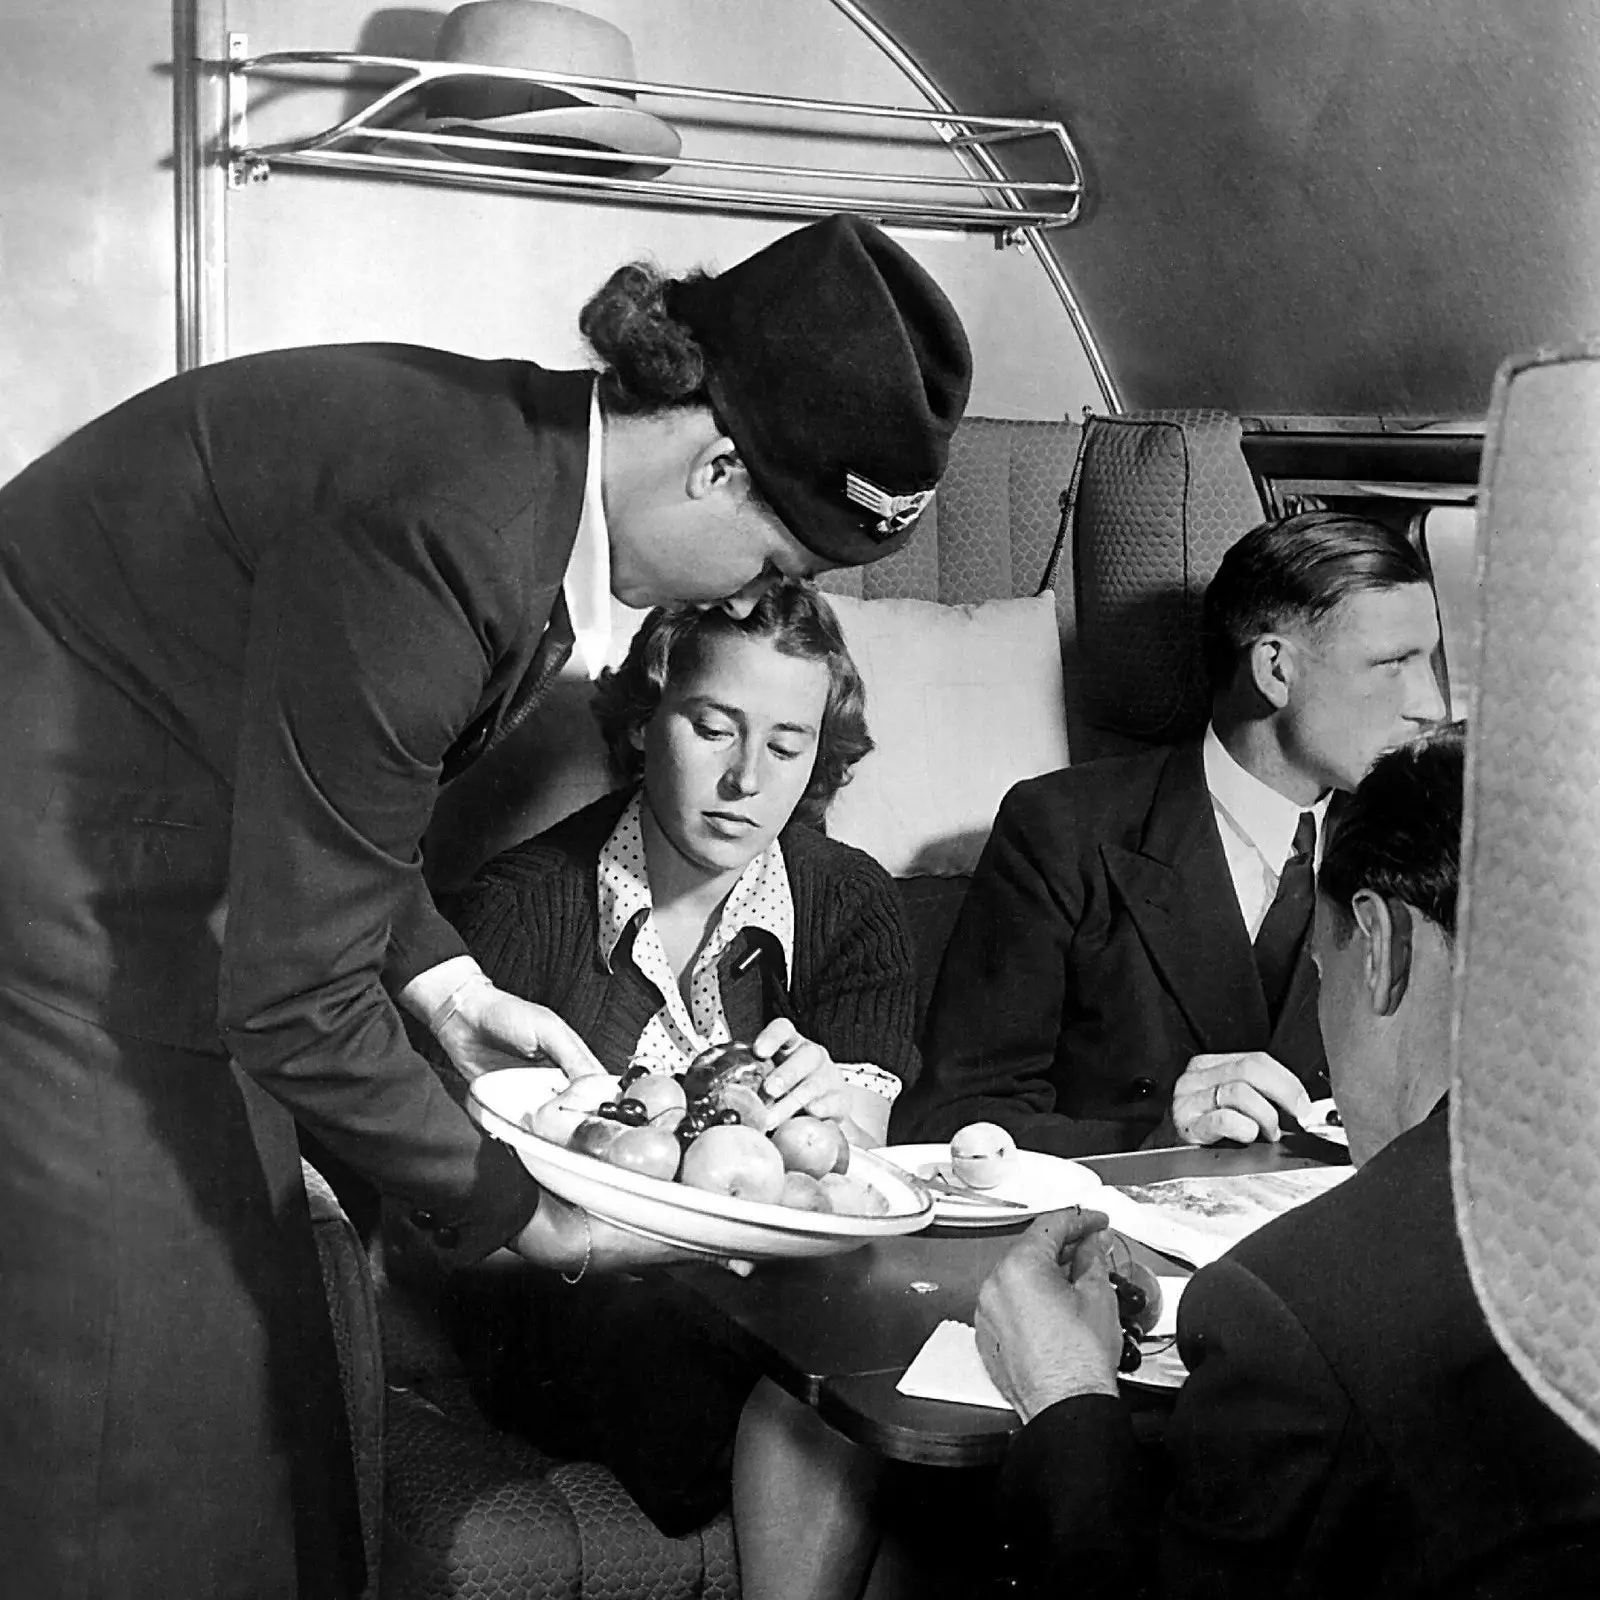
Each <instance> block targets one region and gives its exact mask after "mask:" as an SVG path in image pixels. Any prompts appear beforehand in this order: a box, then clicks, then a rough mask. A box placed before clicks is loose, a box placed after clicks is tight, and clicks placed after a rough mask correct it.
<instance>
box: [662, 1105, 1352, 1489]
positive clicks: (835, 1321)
mask: <svg viewBox="0 0 1600 1600" xmlns="http://www.w3.org/2000/svg"><path fill="white" fill-rule="evenodd" d="M1082 1159H1083V1164H1084V1165H1085V1166H1087V1167H1091V1168H1093V1169H1094V1171H1096V1172H1097V1173H1099V1174H1100V1176H1101V1177H1102V1178H1103V1179H1104V1180H1105V1181H1106V1182H1107V1183H1110V1184H1128V1183H1153V1182H1156V1181H1158V1180H1160V1179H1162V1178H1186V1177H1201V1176H1209V1177H1221V1176H1226V1175H1228V1174H1231V1173H1245V1172H1269V1171H1273V1170H1275V1169H1276V1170H1282V1169H1286V1168H1292V1167H1307V1166H1316V1165H1327V1164H1329V1163H1333V1164H1340V1163H1343V1162H1346V1161H1347V1160H1348V1157H1346V1156H1345V1154H1344V1152H1343V1151H1342V1150H1339V1149H1338V1148H1337V1147H1336V1146H1332V1145H1328V1144H1326V1143H1324V1142H1323V1141H1321V1140H1317V1139H1313V1138H1311V1137H1310V1136H1308V1135H1294V1136H1291V1137H1290V1138H1289V1139H1286V1140H1284V1141H1283V1142H1282V1143H1281V1144H1279V1145H1250V1146H1244V1147H1240V1146H1227V1147H1220V1148H1219V1147H1211V1148H1195V1147H1193V1146H1187V1145H1185V1146H1181V1147H1178V1148H1175V1149H1170V1150H1141V1151H1136V1152H1133V1153H1131V1154H1128V1155H1118V1156H1091V1157H1084V1158H1082ZM1026 1227H1027V1223H1026V1222H1023V1223H1018V1224H1017V1225H1016V1226H1015V1227H1009V1228H1004V1229H996V1230H986V1231H983V1232H974V1231H971V1230H968V1229H953V1228H939V1227H932V1228H927V1229H925V1230H924V1231H923V1232H921V1233H914V1234H908V1235H906V1236H904V1237H901V1238H897V1239H885V1240H882V1241H880V1242H878V1243H876V1244H871V1245H868V1246H866V1247H865V1248H864V1249H861V1250H855V1251H851V1252H850V1253H849V1254H847V1255H839V1256H824V1257H821V1258H818V1259H813V1260H808V1261H777V1262H764V1263H762V1264H761V1265H760V1266H758V1267H757V1268H756V1270H755V1271H754V1272H753V1273H752V1274H751V1275H750V1276H749V1277H748V1278H737V1277H735V1276H734V1275H733V1274H731V1273H729V1272H725V1271H722V1270H720V1269H718V1268H713V1267H690V1268H687V1269H682V1270H681V1277H682V1281H683V1282H684V1283H685V1284H686V1285H688V1286H689V1287H691V1288H692V1289H693V1290H694V1291H695V1292H696V1293H697V1294H699V1295H700V1296H702V1297H703V1298H704V1299H706V1300H709V1301H710V1302H712V1303H713V1304H714V1305H715V1306H717V1307H718V1309H719V1310H721V1311H722V1312H723V1314H724V1315H725V1316H727V1318H728V1319H729V1321H730V1322H732V1323H733V1325H734V1327H735V1328H736V1330H737V1331H738V1334H739V1336H740V1337H741V1338H742V1340H743V1341H744V1342H745V1343H746V1345H747V1346H748V1348H749V1350H750V1352H751V1354H752V1356H753V1357H754V1359H755V1360H756V1361H757V1362H759V1364H760V1365H761V1367H762V1369H763V1370H764V1371H765V1372H766V1373H767V1375H768V1376H769V1377H770V1378H772V1379H773V1381H774V1382H776V1383H778V1384H780V1385H781V1386H782V1387H783V1388H785V1389H787V1390H788V1391H789V1392H790V1393H791V1394H793V1395H795V1396H796V1397H797V1398H799V1399H801V1400H803V1401H805V1402H806V1404H807V1405H810V1406H814V1407H815V1408H816V1410H817V1412H818V1414H819V1415H820V1416H821V1417H823V1418H824V1419H825V1420H826V1421H827V1422H828V1423H829V1424H830V1425H831V1426H833V1427H835V1428H837V1429H838V1430H839V1432H841V1433H843V1434H844V1435H845V1436H846V1437H847V1438H850V1439H853V1440H855V1441H856V1443H858V1444H862V1445H865V1446H867V1447H868V1448H870V1449H872V1450H874V1451H876V1452H878V1453H879V1454H880V1455H883V1456H887V1457H888V1458H890V1459H891V1460H896V1461H909V1462H916V1463H920V1464H923V1465H929V1466H951V1467H971V1466H981V1465H984V1464H987V1463H990V1462H994V1461H997V1460H999V1459H1000V1457H1001V1456H1002V1455H1003V1454H1004V1453H1005V1448H1006V1443H1007V1441H1008V1440H1009V1438H1010V1436H1011V1434H1012V1433H1013V1432H1014V1431H1015V1430H1016V1429H1017V1427H1018V1426H1019V1425H1020V1424H1019V1422H1018V1419H1017V1417H1016V1416H1015V1415H1014V1414H1013V1413H1011V1412H1010V1411H999V1410H993V1409H991V1408H989V1407H987V1406H966V1405H956V1404H953V1403H951V1402H947V1401H942V1400H914V1399H911V1398H910V1397H909V1396H906V1395H903V1394H900V1393H899V1392H898V1391H897V1390H896V1388H895V1384H896V1383H897V1382H898V1381H899V1378H900V1375H901V1374H902V1373H903V1372H904V1371H905V1369H906V1367H907V1366H909V1365H910V1363H911V1359H912V1357H913V1356H915V1355H916V1353H917V1351H918V1350H920V1349H921V1348H922V1345H923V1342H924V1341H925V1340H926V1339H927V1337H928V1335H929V1334H930V1333H931V1332H932V1331H933V1330H934V1328H935V1327H937V1326H938V1324H939V1323H940V1322H942V1321H944V1320H945V1319H946V1318H950V1319H953V1320H955V1321H958V1322H970V1321H971V1320H972V1314H973V1308H974V1306H975V1305H976V1303H977V1298H978V1290H979V1288H980V1287H981V1286H982V1284H983V1280H984V1279H985V1278H986V1277H987V1276H988V1275H989V1272H990V1271H991V1269H992V1268H993V1267H994V1265H995V1264H996V1262H998V1261H999V1260H1000V1258H1001V1256H1003V1255H1004V1254H1005V1252H1006V1251H1007V1250H1008V1249H1009V1248H1010V1247H1011V1245H1012V1243H1013V1242H1014V1240H1015V1239H1016V1237H1017V1235H1018V1234H1020V1233H1021V1232H1022V1231H1023V1230H1024V1229H1025V1228H1026ZM1134 1249H1135V1252H1136V1253H1137V1254H1139V1255H1140V1256H1142V1257H1143V1258H1144V1259H1145V1260H1146V1262H1147V1263H1148V1264H1149V1265H1150V1266H1152V1267H1157V1268H1159V1269H1160V1270H1161V1271H1162V1272H1163V1273H1165V1274H1167V1275H1169V1276H1171V1275H1174V1274H1178V1275H1185V1274H1187V1272H1188V1270H1189V1269H1188V1268H1187V1267H1184V1266H1181V1265H1178V1264H1177V1263H1174V1262H1170V1261H1168V1260H1167V1258H1166V1257H1164V1256H1160V1255H1158V1254H1156V1253H1155V1252H1154V1251H1150V1250H1146V1249H1145V1248H1144V1247H1143V1246H1140V1245H1135V1246H1134ZM1129 1396H1130V1400H1132V1401H1133V1402H1134V1403H1135V1404H1150V1405H1161V1404H1163V1403H1164V1401H1165V1400H1167V1399H1170V1396H1168V1397H1162V1396H1159V1395H1149V1396H1146V1395H1145V1394H1144V1392H1142V1391H1135V1390H1130V1391H1129Z"/></svg>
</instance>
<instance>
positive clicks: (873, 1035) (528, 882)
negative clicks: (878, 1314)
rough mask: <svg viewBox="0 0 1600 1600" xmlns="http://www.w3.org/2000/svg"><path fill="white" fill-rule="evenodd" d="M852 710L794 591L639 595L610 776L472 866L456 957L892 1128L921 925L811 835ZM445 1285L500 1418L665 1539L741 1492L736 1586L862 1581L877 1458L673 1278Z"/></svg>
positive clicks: (592, 1038)
mask: <svg viewBox="0 0 1600 1600" xmlns="http://www.w3.org/2000/svg"><path fill="white" fill-rule="evenodd" d="M863 708H864V696H863V692H862V687H861V680H860V678H859V676H858V674H857V672H856V669H855V666H854V664H853V663H852V661H851V660H850V657H849V654H848V653H847V651H846V649H845V645H844V641H843V638H842V637H841V635H840V632H839V627H838V623H837V621H836V619H835V617H834V615H833V613H832V611H831V609H830V608H829V607H828V605H827V602H826V601H825V600H824V599H823V598H822V597H821V596H820V595H819V594H817V592H816V591H815V590H813V589H812V588H811V587H810V586H809V585H805V584H800V583H793V582H785V583H780V584H778V585H776V586H774V587H773V588H772V589H770V590H768V591H767V593H766V594H765V595H764V596H763V597H762V599H761V600H760V602H759V603H758V604H757V605H756V606H755V608H754V609H753V610H752V611H751V613H750V614H749V616H747V617H744V618H736V617H733V616H730V615H729V614H728V613H726V612H725V611H723V610H722V609H720V608H711V609H704V610H702V609H697V608H695V607H693V606H675V607H666V608H663V609H659V610H656V611H653V612H651V614H650V615H649V617H648V618H647V619H646V621H645V623H644V625H643V626H642V628H641V629H640V630H639V633H638V635H637V636H636V638H635V639H634V641H633V645H632V647H631V649H630V650H629V653H628V657H627V660H626V661H625V662H624V663H623V665H622V667H621V668H620V669H619V670H618V671H616V672H614V673H608V674H606V675H605V676H604V678H603V679H602V681H601V685H600V688H599V690H598V691H597V695H596V715H597V717H598V719H599V721H600V725H601V729H602V731H603V733H604V735H605V738H606V742H607V744H608V746H609V748H610V751H611V755H612V760H613V765H614V767H615V768H616V770H617V772H618V774H619V776H621V777H623V778H624V779H625V780H627V787H625V788H623V789H621V790H619V791H618V792H616V793H614V794H611V795H608V796H607V797H606V798H604V799H602V800H600V801H597V802H596V803H595V804H593V805H591V806H588V807H587V808H585V809H584V810H581V811H579V812H577V813H576V814H575V815H573V816H571V817H569V818H567V819H566V820H565V821H564V822H561V823H560V824H558V825H557V826H556V827H554V828H551V829H550V830H549V831H547V832H546V833H543V834H541V835H540V836H539V837H537V838H535V839H530V840H528V841H527V842H526V843H524V844H521V845H518V846H517V847H515V848H514V849H511V850H509V851H507V852H505V853H504V854H503V855H501V856H499V857H497V858H496V859H495V860H494V861H492V862H490V863H489V864H488V865H487V866H486V867H484V868H483V869H482V870H481V871H480V873H479V874H478V876H477V877H476V878H475V879H474V881H473V883H472V884H471V885H470V886H469V888H468V889H467V891H466V892H465V894H464V896H463V897H462V899H461V901H460V903H459V905H458V906H457V908H456V910H455V912H454V920H455V922H456V924H457V926H458V927H459V928H460V930H461V933H462V935H463V937H464V938H465V939H466V941H467V943H468V945H469V947H470V948H471V950H472V952H473V954H474V955H475V956H476V957H477V958H478V960H479V961H480V962H481V963H482V965H483V967H484V969H485V971H487V972H488V974H489V976H490V977H491V978H493V980H494V981H495V983H497V984H498V985H500V986H501V987H502V988H505V989H507V990H510V991H511V992H513V993H515V994H519V995H524V996H526V997H528V998H530V999H535V1000H538V1001H540V1002H541V1003H543V1004H545V1005H548V1006H551V1007H553V1008H554V1009H555V1010H556V1011H558V1012H559V1013H560V1014H561V1015H562V1016H563V1017H564V1018H565V1019H566V1020H567V1021H568V1022H569V1023H571V1024H572V1026H573V1027H575V1028H576V1029H577V1030H578V1032H579V1033H580V1034H581V1035H582V1036H583V1037H584V1039H585V1040H586V1041H587V1042H588V1044H589V1045H590V1047H591V1048H592V1049H593V1050H594V1051H595V1053H596V1054H597V1055H598V1056H599V1058H600V1060H601V1061H602V1062H603V1063H604V1064H605V1066H606V1067H607V1068H608V1069H609V1070H610V1071H613V1072H621V1071H622V1070H623V1069H624V1068H626V1067H628V1066H629V1065H630V1064H633V1065H642V1066H644V1067H646V1068H647V1069H648V1070H649V1071H652V1072H681V1071H682V1070H683V1069H684V1068H685V1067H686V1066H687V1065H688V1064H689V1063H690V1062H691V1061H692V1060H693V1059H694V1057H695V1056H696V1055H697V1054H698V1053H699V1052H700V1051H701V1050H703V1049H704V1048H706V1047H707V1046H708V1045H710V1044H713V1043H718V1042H722V1041H725V1040H727V1039H730V1038H733V1039H740V1040H745V1041H753V1042H754V1043H755V1047H756V1051H757V1053H758V1054H759V1055H762V1056H764V1057H768V1058H771V1059H772V1060H773V1062H774V1065H773V1067H772V1069H771V1071H770V1072H769V1073H768V1075H767V1077H766V1079H765V1081H764V1083H763V1085H762V1093H763V1094H764V1096H765V1098H766V1099H767V1101H768V1103H769V1116H770V1117H771V1118H772V1120H773V1122H774V1123H775V1122H777V1121H781V1120H782V1119H784V1118H786V1117H789V1116H792V1115H793V1114H794V1113H796V1112H797V1111H801V1110H805V1111H807V1112H809V1113H811V1114H813V1115H817V1116H824V1117H831V1118H834V1119H836V1120H837V1121H838V1122H839V1123H840V1124H841V1126H842V1127H843V1129H844V1131H845V1133H846V1136H847V1137H848V1138H849V1139H850V1140H851V1141H852V1142H854V1143H856V1144H863V1145H870V1144H879V1143H882V1141H883V1138H884V1134H885V1129H886V1128H887V1125H888V1117H889V1108H890V1105H891V1103H892V1101H893V1099H894V1096H895V1095H896V1094H897V1093H898V1092H899V1089H900V1086H901V1084H902V1082H904V1081H907V1080H909V1079H910V1078H911V1077H912V1076H914V1074H915V1070H916V1052H915V1047H914V1045H913V1043H912V1037H913V1027H914V1006H915V983H914V977H913V969H912V956H911V947H910V941H909V938H908V935H907V932H906V928H905V923H904V918H903V914H902V912H901V909H900V904H899V901H898V898H897V896H896V893H895V890H894V888H893V885H892V884H891V882H890V880H889V878H888V875H887V874H886V873H885V872H884V871H883V869H882V868H881V867H880V866H878V864H877V863H876V862H874V861H873V860H872V859H871V858H870V857H868V856H866V855H863V854H862V853H861V852H860V851H857V850H853V849H851V848H849V847H848V846H846V845H843V844H839V843H837V842H835V841H832V840H829V839H828V838H826V837H825V836H824V835H823V834H822V832H821V831H820V827H819V825H820V823H821V821H822V817H823V814H824V812H825V811H826V809H827V806H828V803H829V801H830V800H831V799H832V798H833V796H834V794H835V793H836V792H837V791H838V789H839V788H840V786H841V785H842V784H844V783H845V782H846V781H847V779H848V778H849V775H850V769H851V767H852V766H853V764H854V763H855V762H857V761H858V760H860V759H861V757H862V756H863V755H865V754H866V753H867V751H868V750H870V749H871V747H872V741H871V739H870V738H869V737H868V735H867V731H866V723H865V717H864V709H863ZM446 1301H447V1305H446V1318H447V1322H448V1324H449V1325H450V1327H451V1330H452V1336H453V1338H454V1339H455V1342H456V1344H457V1348H458V1349H459V1350H460V1351H461V1352H462V1354H463V1357H464V1359H465V1360H466V1363H467V1365H468V1368H469V1371H470V1372H471V1375H472V1377H473V1379H474V1383H475V1385H476V1388H477V1391H478V1397H479V1400H480V1403H481V1404H482V1405H483V1407H484V1409H485V1411H486V1412H487V1414H488V1415H489V1416H490V1417H491V1418H492V1419H493V1420H495V1421H497V1422H498V1423H500V1424H501V1425H503V1426H508V1427H512V1428H515V1429H516V1430H517V1431H519V1432H522V1433H525V1434H526V1435H527V1436H528V1437H530V1438H531V1439H532V1440H533V1441H534V1442H535V1443H536V1444H538V1445H540V1446H541V1447H543V1448H545V1449H547V1450H550V1451H552V1452H553V1453H556V1454H558V1455H563V1456H569V1457H577V1458H581V1459H588V1460H598V1461H602V1462H604V1463H605V1464H606V1465H608V1466H610V1467H611V1468H612V1470H613V1471H614V1472H616V1474H617V1476H618V1477H619V1478H620V1479H621V1481H622V1483H623V1484H624V1485H625V1486H626V1487H627V1489H628V1490H629V1492H630V1493H631V1494H632V1495H633V1497H634V1498H635V1499H636V1500H637V1501H638V1502H639V1504H640V1505H641V1506H642V1507H643V1508H644V1510H645V1511H646V1512H647V1514H648V1515H649V1516H650V1517H651V1519H652V1520H653V1521H654V1522H655V1523H656V1525H657V1526H658V1527H659V1528H660V1529H661V1530H662V1532H664V1533H667V1534H681V1533H684V1532H686V1531H688V1530H689V1529H691V1528H694V1527H697V1526H699V1525H700V1524H701V1523H702V1522H704V1521H706V1520H707V1519H708V1518H709V1517H711V1516H713V1515H714V1514H715V1513H716V1512H717V1511H718V1510H719V1509H720V1508H721V1507H722V1506H723V1505H725V1504H727V1503H728V1502H729V1500H730V1498H731V1502H732V1507H733V1516H734V1527H735V1533H736V1537H737V1541H738V1547H739V1558H740V1568H741V1576H742V1582H743V1592H744V1595H745V1596H746V1600H763V1597H765V1596H769V1595H780V1594H781V1595H786V1596H796V1595H818V1596H821V1595H835V1594H836V1595H854V1594H855V1593H856V1592H857V1591H858V1590H859V1588H860V1584H861V1581H862V1578H863V1576H864V1572H865V1569H866V1566H867V1564H868V1562H869V1560H870V1557H871V1554H872V1546H873V1537H872V1524H871V1500H872V1491H873V1487H874V1484H875V1481H876V1477H877V1472H878V1468H877V1466H876V1464H875V1463H874V1462H873V1461H872V1460H871V1459H870V1458H868V1457H867V1456H866V1455H865V1454H864V1453H862V1452H859V1451H858V1450H857V1449H856V1448H855V1447H854V1446H853V1445H851V1444H849V1443H848V1442H847V1441H846V1440H844V1439H843V1438H842V1437H841V1436H839V1435H837V1434H835V1433H834V1432H833V1431H832V1430H831V1429H829V1428H827V1427H826V1426H825V1425H824V1424H822V1423H821V1422H819V1421H818V1420H817V1419H816V1417H815V1416H814V1415H813V1414H812V1413H811V1412H810V1411H809V1410H808V1409H807V1408H806V1407H805V1406H803V1405H801V1404H800V1403H799V1402H798V1401H796V1400H793V1399H791V1398H790V1397H789V1396H788V1395H787V1394H785V1393H784V1392H783V1391H782V1390H780V1389H778V1388H777V1387H776V1386H775V1385H774V1384H772V1383H771V1382H770V1381H767V1380H765V1379H761V1378H760V1377H759V1374H758V1373H757V1371H756V1370H755V1369H754V1368H753V1367H752V1366H751V1365H750V1364H749V1363H748V1362H747V1361H746V1360H745V1359H744V1358H743V1357H742V1356H741V1355H739V1354H738V1353H737V1352H736V1350H735V1348H734V1345H733V1343H732V1341H731V1339H730V1338H729V1336H728V1330H727V1329H726V1326H725V1325H724V1324H722V1323H721V1320H720V1318H718V1317H717V1315H716V1314H715V1313H713V1312H711V1311H710V1310H709V1309H706V1308H703V1307H702V1305H701V1304H700V1302H698V1301H696V1300H695V1299H693V1298H692V1297H691V1296H689V1295H688V1294H687V1293H686V1292H685V1291H683V1290H681V1289H679V1288H678V1287H677V1286H676V1285H675V1284H674V1283H673V1281H672V1279H671V1276H670V1274H662V1273H655V1274H651V1275H650V1276H649V1277H647V1278H639V1277H631V1276H622V1277H611V1278H597V1277H592V1276H591V1277H589V1278H587V1279H585V1280H584V1281H582V1282H581V1283H578V1284H576V1285H575V1286H574V1285H572V1284H570V1283H562V1282H560V1281H557V1279H556V1278H555V1277H553V1276H549V1275H545V1274H541V1273H539V1272H537V1271H533V1270H527V1269H513V1270H510V1271H503V1272H494V1271H473V1272H468V1273H464V1274H460V1275H458V1276H457V1277H456V1278H455V1279H453V1280H452V1282H451V1285H450V1287H449V1290H448V1292H447V1296H446Z"/></svg>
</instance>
